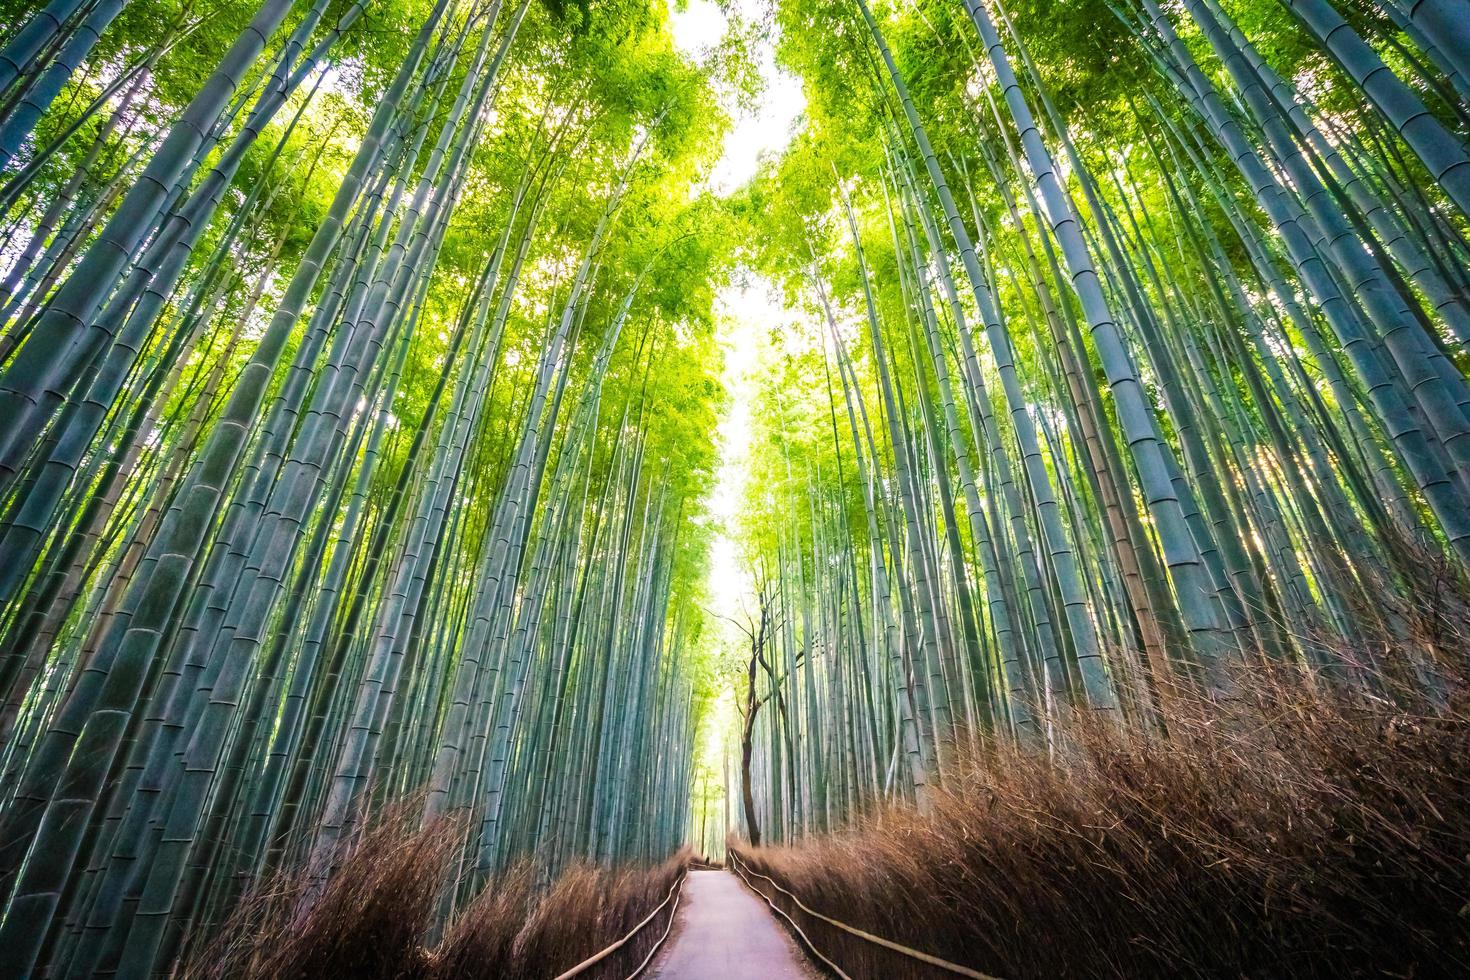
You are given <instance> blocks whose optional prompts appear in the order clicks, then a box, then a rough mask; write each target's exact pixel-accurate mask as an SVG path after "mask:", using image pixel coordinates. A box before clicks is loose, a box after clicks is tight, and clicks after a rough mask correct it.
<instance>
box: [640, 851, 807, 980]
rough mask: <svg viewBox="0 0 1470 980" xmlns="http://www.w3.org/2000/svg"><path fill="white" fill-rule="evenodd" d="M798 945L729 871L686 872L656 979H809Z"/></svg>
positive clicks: (652, 973) (655, 967)
mask: <svg viewBox="0 0 1470 980" xmlns="http://www.w3.org/2000/svg"><path fill="white" fill-rule="evenodd" d="M816 975H817V974H816V973H815V971H813V970H812V969H811V968H810V967H808V966H807V964H806V959H805V957H804V956H803V955H802V953H801V951H800V950H799V949H797V948H796V943H795V941H794V940H792V938H791V936H790V935H789V934H788V933H787V932H786V930H785V929H783V928H781V925H780V924H779V923H778V922H776V920H775V919H774V918H772V916H771V913H770V910H769V909H767V908H766V906H765V903H764V902H762V901H761V900H760V899H758V898H756V897H755V896H754V895H752V894H751V893H750V892H749V891H747V890H746V889H745V887H744V886H742V885H741V884H740V881H739V880H738V879H737V878H736V877H735V876H734V875H732V874H730V873H729V872H728V871H690V872H689V880H688V881H686V882H685V883H684V897H683V899H682V900H681V901H680V902H679V913H678V915H677V916H676V921H675V923H674V934H673V935H672V936H670V937H669V941H668V944H667V945H666V946H665V947H664V951H663V953H662V954H660V956H659V958H658V959H657V960H656V961H654V964H653V968H652V970H651V971H650V972H649V974H648V976H650V977H653V978H656V980H809V978H811V977H815V976H816Z"/></svg>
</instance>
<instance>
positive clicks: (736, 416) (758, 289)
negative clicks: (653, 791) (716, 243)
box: [670, 0, 806, 617]
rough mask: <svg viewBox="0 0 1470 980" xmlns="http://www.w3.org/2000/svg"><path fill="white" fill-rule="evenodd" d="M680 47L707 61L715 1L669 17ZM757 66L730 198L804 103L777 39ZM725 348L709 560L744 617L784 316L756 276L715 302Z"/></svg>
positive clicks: (720, 28) (734, 146) (734, 151)
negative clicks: (752, 502)
mask: <svg viewBox="0 0 1470 980" xmlns="http://www.w3.org/2000/svg"><path fill="white" fill-rule="evenodd" d="M762 2H763V0H731V3H730V9H731V10H732V11H733V12H734V13H735V14H736V15H737V16H738V17H740V18H741V19H743V20H747V21H760V20H763V19H764V18H765V17H766V16H767V12H766V11H765V10H764V9H763V7H762ZM670 19H671V21H672V25H673V33H674V43H675V44H676V45H677V46H678V47H679V49H680V50H681V51H683V52H684V53H685V54H687V55H688V56H690V57H692V58H695V59H702V58H705V57H708V56H709V54H710V52H711V51H712V50H713V49H714V48H716V47H717V46H718V45H719V43H720V39H721V38H722V37H723V36H724V34H725V30H726V28H727V26H728V23H729V22H728V20H727V18H726V17H725V14H724V13H723V12H722V11H721V9H720V7H719V6H717V5H716V4H714V3H712V2H710V0H688V3H687V6H685V8H684V9H683V10H682V11H679V10H675V11H672V12H671V14H670ZM754 55H755V60H756V66H757V68H758V70H759V71H760V75H761V80H762V82H763V88H762V91H761V93H760V96H759V98H758V99H757V104H756V106H755V108H754V110H753V111H747V110H745V109H742V108H740V107H738V106H734V105H732V106H729V107H728V108H729V109H730V111H731V114H732V115H733V117H734V122H735V125H734V126H733V127H732V128H731V130H730V132H729V133H728V134H726V136H725V148H724V154H723V156H721V158H720V160H719V162H718V163H717V164H716V165H715V169H714V173H713V174H712V176H711V180H710V183H711V185H712V188H713V189H714V190H715V191H716V192H717V193H725V194H728V193H730V192H731V191H734V190H735V189H736V188H738V187H739V186H740V185H742V184H744V183H745V182H746V181H747V180H749V179H750V178H751V177H752V176H753V175H754V174H755V171H756V167H757V166H758V164H759V162H760V157H761V155H762V154H763V153H768V154H773V155H774V154H779V153H780V152H781V151H782V150H783V149H785V147H786V145H787V144H788V143H789V142H790V141H791V137H792V135H793V127H794V126H795V125H796V123H797V120H798V118H799V117H800V115H801V112H802V110H803V109H804V108H805V107H806V99H805V98H804V97H803V96H802V92H801V81H800V79H798V78H796V76H794V75H791V74H789V73H788V72H785V71H783V70H781V68H779V67H778V66H777V65H776V56H775V48H774V44H773V41H772V39H771V38H762V39H760V40H758V41H757V42H756V47H755V51H754ZM716 305H717V312H718V315H719V324H720V343H721V346H722V347H723V349H724V353H725V371H724V377H723V378H722V381H723V382H724V384H725V389H726V390H727V391H729V392H730V402H729V409H728V411H727V413H726V415H725V417H724V418H722V419H721V420H720V425H719V444H720V470H719V474H718V477H717V479H716V483H715V489H714V493H713V496H712V499H711V501H710V504H711V510H712V512H713V514H714V517H715V519H716V521H717V527H718V530H717V534H716V538H715V541H714V543H713V546H712V549H711V555H710V580H709V585H710V590H709V591H710V597H711V601H712V603H713V606H714V608H713V609H712V611H713V612H714V613H716V614H717V615H719V616H726V617H732V616H737V615H739V613H740V599H741V598H742V597H743V596H744V595H745V594H746V593H747V591H748V589H747V585H748V582H747V580H746V576H745V574H744V570H743V569H742V568H741V563H740V555H739V553H738V550H737V547H736V544H735V541H734V539H733V538H732V536H731V535H732V532H733V530H734V528H733V526H732V524H733V521H734V518H735V516H736V514H737V513H738V511H739V509H740V502H741V499H742V498H743V496H744V494H745V469H746V467H745V462H746V459H747V457H748V455H749V451H750V403H751V398H752V396H753V393H754V386H755V380H756V379H755V375H754V372H755V371H756V369H757V364H756V360H757V352H758V351H759V349H760V347H761V343H760V338H761V334H762V331H763V330H764V329H766V328H767V327H768V326H769V324H770V323H771V322H772V321H773V320H776V319H779V318H781V317H782V316H783V312H784V311H783V308H782V304H781V302H780V298H779V294H778V292H777V291H776V289H775V288H774V286H773V285H772V284H771V283H769V282H767V281H766V280H764V279H762V278H761V277H758V276H747V277H744V281H743V282H739V283H736V284H732V285H730V286H727V287H725V288H724V289H722V290H721V292H720V294H719V296H718V297H717V298H716Z"/></svg>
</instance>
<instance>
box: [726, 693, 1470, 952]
mask: <svg viewBox="0 0 1470 980" xmlns="http://www.w3.org/2000/svg"><path fill="white" fill-rule="evenodd" d="M1452 690H1455V691H1456V692H1457V693H1454V694H1452V695H1450V697H1449V702H1450V703H1449V704H1448V705H1445V704H1443V703H1439V704H1429V703H1427V702H1426V701H1424V700H1423V699H1405V698H1399V699H1396V700H1394V701H1392V702H1391V701H1389V700H1387V699H1374V698H1367V697H1362V696H1348V695H1344V694H1339V693H1332V692H1329V691H1322V690H1318V691H1311V690H1303V688H1302V686H1301V685H1300V684H1299V683H1287V682H1285V681H1284V680H1281V681H1278V680H1277V679H1272V678H1267V679H1261V678H1259V677H1258V678H1256V679H1255V680H1254V681H1253V682H1252V683H1251V684H1250V686H1249V687H1247V688H1243V689H1242V693H1241V694H1239V696H1238V698H1236V699H1233V700H1231V701H1230V702H1227V703H1226V704H1224V705H1222V704H1220V703H1218V702H1214V703H1207V704H1206V703H1199V702H1193V703H1191V702H1189V701H1179V702H1178V703H1176V704H1174V705H1173V706H1172V707H1171V710H1170V714H1169V719H1168V721H1169V726H1168V727H1169V737H1168V739H1167V740H1165V739H1161V738H1149V737H1144V736H1142V735H1139V734H1137V733H1134V732H1127V731H1122V730H1119V729H1117V728H1115V727H1113V726H1110V725H1108V724H1107V723H1105V722H1102V721H1099V720H1097V719H1078V720H1074V721H1073V722H1071V723H1069V724H1068V725H1067V726H1066V727H1065V730H1064V731H1061V732H1059V733H1058V734H1057V737H1056V740H1055V744H1054V748H1053V751H1052V752H1051V753H1050V754H1049V755H1048V754H1047V753H1045V752H1039V751H1020V750H1016V749H1013V748H1004V747H994V748H991V749H989V750H988V751H986V752H984V753H983V754H982V755H980V756H979V757H976V758H971V759H968V760H967V761H966V762H965V763H963V764H962V765H961V766H960V768H959V770H958V772H957V773H956V774H954V775H951V776H949V777H948V778H947V780H946V785H945V787H944V788H943V789H942V790H941V791H939V792H938V793H937V794H936V795H935V798H934V804H933V808H932V811H931V813H930V814H929V815H928V816H926V817H920V816H919V815H917V814H916V813H914V812H913V811H911V810H906V809H891V810H888V811H885V812H883V813H881V814H880V815H879V816H877V817H876V818H873V819H870V820H868V821H867V822H865V823H863V824H862V825H861V826H857V827H854V828H852V829H851V830H848V831H845V832H841V833H838V834H835V835H832V836H830V837H826V838H822V839H817V840H813V841H810V842H807V843H804V844H802V845H801V846H798V847H788V848H774V847H767V848H762V849H757V850H754V851H751V852H742V855H743V856H745V857H747V859H748V861H749V863H750V865H751V866H752V867H754V868H756V869H757V870H759V871H760V872H761V873H764V874H767V875H770V876H771V877H772V878H774V879H776V880H777V881H779V882H781V883H782V884H783V885H784V886H785V887H787V888H789V889H790V890H791V891H793V892H794V893H796V894H798V895H799V896H801V898H802V900H803V901H804V902H806V903H807V904H808V905H809V906H811V907H812V908H814V909H816V910H817V911H820V912H824V913H826V914H828V915H832V916H833V917H835V918H838V919H841V920H842V921H844V922H847V923H848V924H850V925H853V926H856V927H858V928H861V929H865V930H868V931H870V932H873V933H876V934H878V935H881V936H884V937H886V938H889V939H893V940H895V941H898V942H901V943H904V944H906V945H909V946H912V947H914V948H917V949H921V950H924V951H927V952H930V953H933V954H935V955H938V956H940V957H943V958H945V959H948V960H951V961H953V962H957V963H961V964H964V965H967V966H970V967H972V968H974V969H977V970H980V971H982V972H985V973H990V974H995V975H999V976H1004V977H1008V978H1027V977H1037V978H1057V977H1068V978H1071V977H1130V978H1131V977H1262V978H1266V977H1349V976H1354V977H1356V976H1394V977H1414V978H1428V977H1463V976H1470V904H1467V902H1470V782H1467V771H1466V765H1467V762H1470V699H1467V698H1466V697H1465V695H1464V693H1463V691H1464V686H1463V685H1452ZM783 907H784V908H786V909H787V911H788V912H791V913H792V914H793V915H796V916H797V921H798V922H799V923H800V925H801V927H802V929H803V930H806V931H807V932H808V934H809V935H811V936H812V938H813V940H814V941H815V942H816V943H817V945H818V947H819V948H821V949H822V950H823V952H824V953H826V954H827V955H828V956H830V957H832V958H833V960H835V961H836V962H837V963H838V964H839V965H840V966H842V968H843V969H844V970H845V971H847V972H849V973H851V974H852V975H853V976H854V977H884V978H902V977H927V976H942V975H949V974H943V973H939V972H938V971H935V970H934V969H933V968H930V967H925V966H923V965H922V964H917V963H915V962H913V961H911V960H906V959H904V958H902V957H899V956H897V955H895V954H892V953H889V952H886V951H883V950H882V949H881V948H879V947H875V946H873V945H871V944H868V943H865V942H863V941H862V940H859V939H856V938H854V937H851V936H849V935H848V934H846V933H844V932H841V931H839V930H837V929H834V928H833V927H831V926H827V925H825V924H823V923H821V922H820V920H816V919H813V918H812V917H810V916H806V915H802V914H800V913H799V912H798V911H796V910H795V908H794V906H793V905H792V903H790V902H789V900H787V901H785V902H784V904H783Z"/></svg>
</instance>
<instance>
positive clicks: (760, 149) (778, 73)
mask: <svg viewBox="0 0 1470 980" xmlns="http://www.w3.org/2000/svg"><path fill="white" fill-rule="evenodd" d="M730 7H731V9H733V10H734V11H735V13H736V14H737V16H739V17H740V18H741V19H742V20H746V21H760V20H762V19H763V18H764V17H765V16H766V14H765V11H764V10H763V4H762V0H731V3H730ZM669 19H670V21H671V22H672V25H673V29H674V44H675V45H677V46H678V48H679V50H681V51H683V52H684V53H685V54H686V55H689V56H690V57H692V58H694V59H695V60H702V59H704V58H705V57H708V55H709V53H710V52H711V51H712V50H714V49H715V48H716V47H717V46H718V45H719V43H720V38H721V37H723V36H724V34H725V29H726V27H727V26H728V24H729V21H728V20H727V19H726V17H725V14H724V13H723V12H722V11H721V10H720V8H719V6H718V5H716V4H714V3H711V2H710V0H688V3H687V5H686V6H685V8H684V9H683V10H673V11H671V12H670V15H669ZM773 29H774V28H773ZM755 56H756V67H757V68H758V69H759V71H760V75H761V79H762V81H763V82H764V83H765V86H764V89H763V91H762V92H761V93H760V97H759V100H758V105H757V107H756V109H755V111H754V112H747V111H744V110H741V109H739V108H738V107H734V106H727V108H729V109H730V110H731V113H732V115H733V116H734V119H735V125H734V126H733V127H732V128H731V130H730V132H729V133H727V134H726V136H725V153H724V156H722V157H721V158H720V161H719V163H717V164H716V165H715V170H714V173H713V174H711V176H710V184H711V186H712V187H713V189H714V190H715V191H716V192H718V193H722V194H728V193H730V192H731V191H733V190H735V189H736V188H738V187H739V186H740V185H741V184H743V183H745V182H746V181H747V180H749V179H750V178H751V176H752V175H753V174H754V173H755V168H756V166H757V164H758V163H759V162H760V156H761V154H762V153H767V152H770V153H779V152H780V151H781V150H782V149H784V148H785V146H786V144H787V143H789V142H790V141H791V136H792V126H793V125H794V124H795V122H796V120H797V117H798V116H800V115H801V111H802V110H803V109H805V108H806V98H805V96H803V95H802V93H801V80H800V79H798V78H797V77H796V76H795V75H792V74H790V73H789V72H785V71H782V70H781V69H780V68H779V67H778V66H777V65H776V52H775V46H774V45H773V44H772V43H771V41H770V40H766V39H763V40H761V41H758V42H757V44H756V50H755Z"/></svg>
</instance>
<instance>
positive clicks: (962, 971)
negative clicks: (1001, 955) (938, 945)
mask: <svg viewBox="0 0 1470 980" xmlns="http://www.w3.org/2000/svg"><path fill="white" fill-rule="evenodd" d="M729 855H730V859H731V860H730V867H732V868H734V869H735V872H736V873H737V874H738V875H739V876H740V878H741V880H742V881H744V882H745V884H746V885H747V886H749V888H750V889H751V891H753V892H755V893H756V894H757V895H759V896H761V898H764V899H765V900H766V904H767V905H769V906H770V907H771V909H772V910H773V911H775V912H777V913H779V914H780V916H781V917H782V918H783V919H785V920H786V921H787V922H789V923H791V928H792V929H794V930H795V931H796V934H797V935H798V936H799V937H800V938H801V941H802V942H803V943H804V944H805V945H806V947H807V948H808V949H809V950H811V951H812V953H813V954H814V955H815V956H816V957H817V958H818V959H820V960H821V961H822V962H823V963H825V964H826V965H827V966H828V967H829V968H830V969H831V970H832V971H833V972H835V973H836V974H837V975H838V976H839V977H841V978H843V980H851V978H850V977H849V976H848V974H846V973H844V972H843V971H842V969H841V968H840V967H838V966H837V964H836V963H834V962H832V961H831V960H830V959H828V958H827V957H826V956H825V955H824V954H823V953H822V952H821V951H820V950H818V949H817V947H816V945H815V944H814V943H813V942H812V941H811V939H810V937H808V936H807V934H806V933H805V932H803V931H802V930H801V927H800V926H798V925H797V924H796V921H795V920H794V919H793V918H792V917H791V916H790V915H787V914H786V911H785V910H784V909H782V908H780V907H779V906H777V905H776V903H775V902H773V901H772V900H771V898H770V896H769V895H767V894H766V893H765V892H763V891H761V889H760V888H758V887H757V886H756V885H754V884H752V883H751V881H750V878H749V877H747V874H748V875H750V876H753V877H756V878H760V879H761V880H762V881H768V882H770V884H771V887H772V888H774V889H776V891H778V892H780V893H781V894H782V895H784V896H786V897H787V898H789V899H790V900H791V901H792V902H793V903H795V905H796V907H797V908H799V909H800V910H801V911H802V912H803V913H805V914H806V915H809V916H811V917H812V918H814V919H819V920H821V921H822V922H825V923H827V924H828V925H830V926H832V927H834V928H836V929H840V930H842V931H843V932H846V933H848V934H849V935H853V936H856V937H858V938H859V939H862V940H864V941H865V942H869V943H872V944H873V945H875V946H881V947H883V948H884V949H887V950H890V951H892V952H895V953H898V954H900V955H902V956H907V957H909V958H910V959H914V960H918V961H919V962H921V963H927V964H928V965H930V966H933V967H937V968H938V969H941V970H945V971H947V972H949V973H953V974H955V975H957V976H962V977H971V978H972V980H1000V978H999V977H995V976H992V975H990V974H988V973H981V972H980V971H979V970H972V969H971V968H969V967H967V966H961V965H960V964H958V963H951V962H950V961H949V960H945V959H941V958H939V957H938V956H934V955H933V954H931V953H926V952H924V951H923V950H918V949H914V948H912V947H910V946H905V945H903V944H902V943H896V942H894V941H893V940H891V939H884V938H883V937H882V936H875V935H873V934H872V933H871V932H865V931H864V930H862V929H859V928H857V927H856V926H850V925H848V924H847V923H846V922H841V921H839V920H837V919H834V918H832V917H831V916H829V915H823V914H822V913H821V912H818V911H817V910H816V909H814V908H812V907H811V906H809V905H807V904H806V903H805V902H803V901H802V900H801V899H800V898H798V897H797V896H796V895H795V894H793V893H792V892H791V891H788V890H787V889H786V888H783V887H782V886H781V884H780V883H779V882H777V881H776V880H775V879H774V878H771V877H769V876H767V875H763V874H761V873H760V872H759V871H756V870H755V869H754V868H752V867H750V865H749V864H747V863H746V861H745V860H744V859H743V858H742V857H741V856H740V854H739V852H738V851H736V850H735V849H734V848H731V849H730V850H729Z"/></svg>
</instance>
